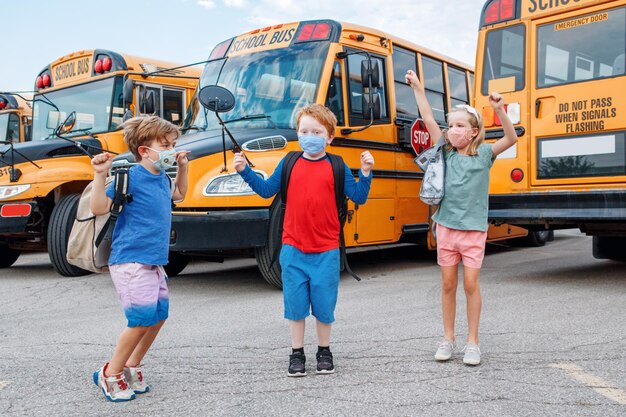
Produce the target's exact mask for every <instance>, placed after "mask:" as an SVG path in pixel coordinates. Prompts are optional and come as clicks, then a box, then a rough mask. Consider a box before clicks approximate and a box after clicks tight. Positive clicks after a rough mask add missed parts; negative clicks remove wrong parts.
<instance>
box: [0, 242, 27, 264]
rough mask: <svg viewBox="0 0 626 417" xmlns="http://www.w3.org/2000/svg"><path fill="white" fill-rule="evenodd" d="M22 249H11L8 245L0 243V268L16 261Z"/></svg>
mask: <svg viewBox="0 0 626 417" xmlns="http://www.w3.org/2000/svg"><path fill="white" fill-rule="evenodd" d="M21 253H22V251H19V250H15V249H11V248H10V247H9V246H8V245H0V268H8V267H10V266H11V265H13V264H14V263H15V261H17V258H19V257H20V254H21Z"/></svg>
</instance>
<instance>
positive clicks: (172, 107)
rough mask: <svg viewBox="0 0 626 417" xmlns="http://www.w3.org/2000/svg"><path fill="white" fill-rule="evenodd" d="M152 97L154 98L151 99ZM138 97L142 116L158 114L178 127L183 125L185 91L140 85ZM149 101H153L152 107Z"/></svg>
mask: <svg viewBox="0 0 626 417" xmlns="http://www.w3.org/2000/svg"><path fill="white" fill-rule="evenodd" d="M150 95H152V96H153V97H154V98H152V99H150ZM137 97H139V100H138V102H139V107H138V109H139V113H140V114H148V113H151V114H156V115H157V116H160V117H162V118H164V119H165V120H167V121H169V122H172V123H173V124H175V125H177V126H180V125H181V124H182V122H183V116H184V114H185V90H182V89H176V88H169V87H163V86H160V85H156V84H138V85H137ZM149 100H152V101H153V103H152V104H150V105H148V101H149ZM152 106H154V109H152V108H151V107H152ZM149 110H152V111H149Z"/></svg>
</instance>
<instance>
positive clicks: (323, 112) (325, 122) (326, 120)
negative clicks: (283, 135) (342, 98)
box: [296, 104, 337, 136]
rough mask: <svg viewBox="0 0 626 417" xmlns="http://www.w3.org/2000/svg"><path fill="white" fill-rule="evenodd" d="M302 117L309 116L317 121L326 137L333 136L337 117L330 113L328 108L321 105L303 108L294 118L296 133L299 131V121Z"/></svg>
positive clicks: (310, 105)
mask: <svg viewBox="0 0 626 417" xmlns="http://www.w3.org/2000/svg"><path fill="white" fill-rule="evenodd" d="M302 116H310V117H312V118H314V119H315V120H317V121H318V122H319V123H320V124H321V125H322V126H324V128H325V129H326V131H327V132H328V136H334V135H335V128H336V127H337V117H335V114H334V113H333V112H332V111H330V109H329V108H328V107H325V106H322V105H321V104H309V105H308V106H306V107H303V108H302V109H300V111H299V112H298V115H297V116H296V131H298V130H299V129H300V120H301V119H302Z"/></svg>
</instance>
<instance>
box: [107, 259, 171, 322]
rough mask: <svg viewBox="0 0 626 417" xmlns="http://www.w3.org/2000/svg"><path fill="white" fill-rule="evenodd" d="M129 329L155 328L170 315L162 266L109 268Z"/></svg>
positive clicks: (134, 264)
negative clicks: (138, 327) (140, 327)
mask: <svg viewBox="0 0 626 417" xmlns="http://www.w3.org/2000/svg"><path fill="white" fill-rule="evenodd" d="M109 271H110V272H111V278H112V279H113V284H114V285H115V289H116V290H117V294H118V295H119V297H120V301H121V302H122V307H123V308H124V314H125V315H126V319H127V320H128V327H137V326H154V325H155V324H157V323H158V322H159V321H161V320H165V319H167V317H168V313H169V304H170V297H169V291H168V289H167V276H166V275H165V271H164V270H163V267H161V266H155V265H145V264H139V263H124V264H116V265H109Z"/></svg>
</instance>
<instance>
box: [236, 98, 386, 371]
mask: <svg viewBox="0 0 626 417" xmlns="http://www.w3.org/2000/svg"><path fill="white" fill-rule="evenodd" d="M336 126H337V118H336V117H335V115H334V114H333V113H332V112H331V111H330V110H329V109H327V108H326V107H324V106H322V105H320V104H311V105H309V106H307V107H305V108H303V109H302V110H300V112H299V113H298V116H297V119H296V130H297V133H298V142H299V144H300V147H301V148H302V150H303V152H304V153H303V154H302V156H301V157H300V158H299V159H298V160H297V161H296V163H295V165H294V166H293V169H292V171H291V174H290V179H289V186H288V192H287V206H286V210H285V221H284V224H283V239H282V242H283V245H282V249H281V252H280V266H281V268H282V281H283V300H284V306H285V318H286V319H287V320H289V328H290V331H291V347H292V354H291V355H289V369H288V373H287V375H288V376H305V375H306V367H305V363H306V357H305V355H304V328H305V319H306V318H307V317H308V316H309V314H311V311H312V313H313V316H315V318H316V329H317V339H318V351H317V354H316V359H317V370H316V373H318V374H332V373H334V372H335V366H334V363H333V355H332V353H331V352H330V332H331V326H332V323H333V322H334V321H335V316H334V311H335V305H336V304H337V292H338V289H339V268H340V261H339V231H340V227H341V225H340V224H339V215H338V213H337V202H336V201H335V188H334V187H335V186H334V178H333V171H332V167H331V164H330V160H329V159H328V156H327V155H326V146H328V145H329V144H330V143H331V142H332V140H333V138H334V137H335V127H336ZM283 161H284V159H283V160H281V161H280V162H279V163H278V166H277V167H276V170H275V171H274V173H273V174H272V175H271V176H270V177H269V178H268V179H267V180H263V179H261V178H259V176H258V175H256V174H255V173H254V171H252V169H251V168H250V167H249V166H248V165H247V164H246V160H245V158H244V156H243V154H242V153H237V154H235V158H234V166H235V169H236V170H237V172H239V174H240V175H241V176H242V177H243V179H244V180H245V181H246V182H247V183H248V184H249V185H250V187H252V189H253V190H254V191H255V192H256V193H257V194H259V195H260V196H261V197H263V198H270V197H272V196H274V195H275V194H276V193H278V192H279V191H280V185H281V184H280V182H281V172H282V168H283ZM373 166H374V158H373V157H372V155H371V154H370V153H369V152H368V151H365V152H363V153H362V154H361V170H360V171H359V181H358V182H357V181H356V180H355V179H354V177H353V176H352V173H351V171H350V168H349V167H348V166H347V165H346V167H345V185H344V192H345V194H346V195H347V196H348V198H350V199H351V200H352V201H354V202H355V203H357V204H364V203H365V202H366V201H367V196H368V194H369V189H370V185H371V182H372V175H371V170H372V167H373ZM291 184H297V185H296V186H295V187H291Z"/></svg>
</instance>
